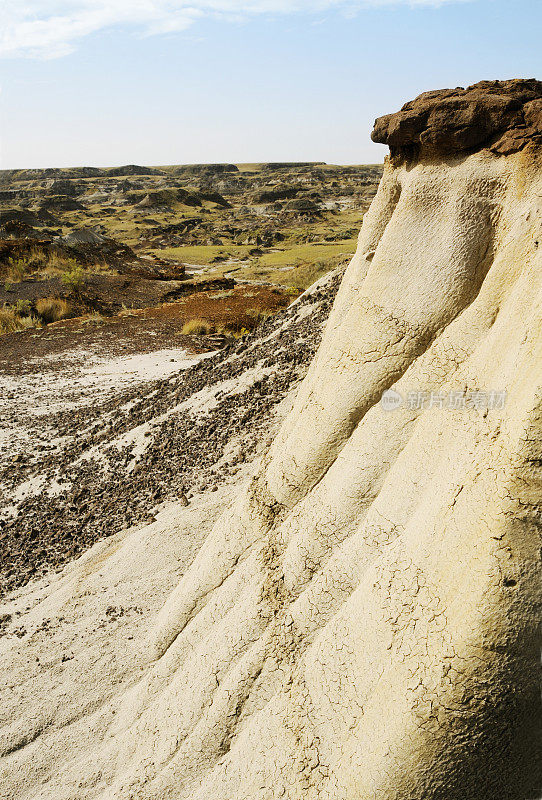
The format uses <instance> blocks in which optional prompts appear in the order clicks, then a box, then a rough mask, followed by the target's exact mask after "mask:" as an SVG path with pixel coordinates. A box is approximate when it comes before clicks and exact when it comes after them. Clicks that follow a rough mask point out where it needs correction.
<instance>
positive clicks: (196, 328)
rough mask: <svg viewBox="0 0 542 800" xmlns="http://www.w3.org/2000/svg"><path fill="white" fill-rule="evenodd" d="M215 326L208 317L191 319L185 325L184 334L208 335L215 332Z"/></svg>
mask: <svg viewBox="0 0 542 800" xmlns="http://www.w3.org/2000/svg"><path fill="white" fill-rule="evenodd" d="M215 330H216V329H215V327H214V326H213V325H212V324H211V323H210V322H208V321H207V320H206V319H191V320H189V321H188V322H186V323H185V324H184V325H183V329H182V334H183V336H208V335H209V334H210V333H215Z"/></svg>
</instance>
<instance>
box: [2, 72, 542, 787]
mask: <svg viewBox="0 0 542 800" xmlns="http://www.w3.org/2000/svg"><path fill="white" fill-rule="evenodd" d="M372 138H373V140H374V141H375V142H379V143H382V144H385V145H387V146H388V147H389V155H388V156H387V158H386V160H385V164H384V167H383V169H382V168H381V167H378V166H368V167H348V168H346V167H345V168H341V167H328V166H326V165H323V164H289V165H281V164H267V165H227V164H225V165H215V167H214V168H212V169H209V168H208V167H207V168H205V167H201V166H200V167H178V168H173V167H170V168H156V169H152V168H149V170H148V172H145V171H144V172H141V169H142V168H138V167H125V168H121V170H120V171H119V170H114V169H110V170H103V171H99V174H95V173H93V172H92V171H90V172H89V171H83V172H81V173H75V172H73V171H72V172H69V171H64V173H62V171H55V172H54V173H49V174H45V173H43V172H42V171H40V172H39V174H38V173H36V172H34V171H29V170H20V171H10V172H8V173H7V172H6V173H4V174H3V175H2V181H3V191H2V193H1V195H0V199H1V200H2V203H3V209H4V210H0V224H1V225H2V226H3V232H2V237H3V238H2V243H1V244H0V265H1V268H2V270H3V273H2V278H3V280H4V288H3V295H2V298H1V300H2V302H3V303H4V318H3V320H4V321H3V325H4V330H5V331H6V332H5V333H4V335H3V336H2V337H0V348H1V354H0V381H1V385H2V390H3V391H2V414H3V418H4V421H5V425H4V432H3V434H2V436H3V438H2V440H1V441H0V447H1V448H2V464H3V469H2V473H1V475H0V483H1V490H2V511H1V528H0V539H1V542H2V588H3V594H2V599H1V607H0V620H1V629H2V638H1V643H0V654H1V658H0V670H1V673H2V679H1V682H0V686H1V689H0V691H1V692H2V702H1V703H0V741H1V751H0V752H1V759H0V796H1V797H2V800H4V798H5V800H166V798H169V799H170V800H204V798H205V800H208V799H209V798H212V800H278V798H286V800H301V799H303V800H537V798H540V797H541V796H542V747H541V745H542V713H541V712H542V707H541V706H542V703H541V693H540V644H541V641H540V615H541V586H542V581H541V573H540V568H541V563H540V562H541V545H542V543H541V540H540V533H541V529H542V526H541V518H540V510H541V506H540V503H541V474H540V465H541V463H542V447H541V445H542V440H541V422H542V406H541V402H542V352H541V349H542V329H541V325H542V315H541V310H542V309H541V303H542V287H541V274H542V273H541V267H542V259H541V247H540V237H541V235H542V226H541V219H542V169H541V168H542V157H541V150H540V146H541V144H542V83H541V82H539V81H536V80H534V79H529V80H519V79H518V80H507V81H484V82H481V83H478V84H476V85H475V86H472V87H470V88H468V89H452V90H438V91H434V92H427V93H425V94H423V95H421V96H420V97H418V98H417V99H415V100H414V101H412V102H411V103H408V104H407V105H405V106H404V107H403V108H402V109H401V110H400V111H398V112H396V113H392V114H390V115H389V116H385V117H381V118H379V119H378V120H377V121H376V123H375V126H374V130H373V133H372ZM138 170H139V171H138ZM91 173H92V174H91ZM116 173H117V174H116ZM377 184H378V188H377ZM359 227H360V232H359V236H358V235H357V228H359ZM354 250H355V254H354V255H353V258H351V259H350V256H351V254H352V253H354ZM249 312H250V313H249Z"/></svg>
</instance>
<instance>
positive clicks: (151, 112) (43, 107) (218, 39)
mask: <svg viewBox="0 0 542 800" xmlns="http://www.w3.org/2000/svg"><path fill="white" fill-rule="evenodd" d="M188 6H190V9H188ZM311 9H312V10H311ZM0 31H1V33H0V55H2V54H3V58H2V60H1V61H0V71H1V95H0V103H1V114H2V117H1V166H2V167H3V168H8V167H46V166H74V165H83V164H85V165H86V164H88V165H97V166H103V165H115V164H125V163H138V164H170V163H192V162H213V161H232V162H242V161H245V162H246V161H248V162H251V161H270V160H273V161H279V160H321V161H327V162H329V163H364V162H376V161H381V160H382V158H383V155H384V153H385V148H383V147H381V146H378V145H373V144H372V143H371V142H370V139H369V135H370V130H371V127H372V123H373V120H374V118H375V117H376V116H379V115H381V114H385V113H389V112H391V111H394V110H396V109H397V108H399V107H400V106H401V105H402V104H403V103H404V102H405V101H407V100H409V99H411V98H412V97H414V96H415V95H417V94H419V93H420V92H422V91H426V90H428V89H434V88H442V87H450V86H466V85H468V84H471V83H474V82H476V81H478V80H481V79H486V78H510V77H538V78H542V47H541V44H540V42H541V39H542V0H448V2H444V3H440V4H435V3H431V2H430V0H416V1H415V2H411V3H409V2H407V0H403V2H401V0H397V2H394V0H371V2H355V0H316V2H308V0H291V2H290V0H196V2H190V3H186V2H183V0H107V1H106V0H0Z"/></svg>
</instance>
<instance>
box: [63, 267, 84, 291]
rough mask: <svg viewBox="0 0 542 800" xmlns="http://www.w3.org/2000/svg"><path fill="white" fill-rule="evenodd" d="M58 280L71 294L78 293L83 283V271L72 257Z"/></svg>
mask: <svg viewBox="0 0 542 800" xmlns="http://www.w3.org/2000/svg"><path fill="white" fill-rule="evenodd" d="M60 280H61V281H62V283H63V284H64V286H66V287H67V288H68V289H69V290H70V291H71V292H73V294H79V293H80V292H81V289H82V288H83V286H84V285H85V273H84V272H83V268H82V267H81V266H79V264H77V262H76V261H74V260H73V259H72V260H71V263H70V264H69V266H68V269H67V270H66V272H64V274H63V275H62V277H61V279H60Z"/></svg>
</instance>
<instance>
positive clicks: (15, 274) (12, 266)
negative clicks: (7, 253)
mask: <svg viewBox="0 0 542 800" xmlns="http://www.w3.org/2000/svg"><path fill="white" fill-rule="evenodd" d="M26 268H27V263H26V261H23V259H22V258H8V273H9V276H10V278H12V280H13V281H14V282H15V283H19V282H20V281H22V280H23V278H24V276H25V274H26Z"/></svg>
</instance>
